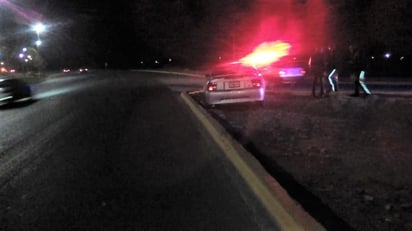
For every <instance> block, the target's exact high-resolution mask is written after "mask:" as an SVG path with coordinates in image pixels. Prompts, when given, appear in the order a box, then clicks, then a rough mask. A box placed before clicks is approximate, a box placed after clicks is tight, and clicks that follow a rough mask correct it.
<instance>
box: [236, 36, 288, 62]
mask: <svg viewBox="0 0 412 231" xmlns="http://www.w3.org/2000/svg"><path fill="white" fill-rule="evenodd" d="M290 48H291V45H290V44H289V43H286V42H282V41H275V42H264V43H261V44H260V45H259V46H257V47H256V48H255V49H254V50H253V51H252V52H251V53H250V54H248V55H246V56H245V57H243V58H241V59H240V62H241V63H242V64H243V65H245V66H253V67H264V66H268V65H270V64H272V63H274V62H276V61H278V60H279V59H280V58H282V57H283V56H286V55H288V54H289V49H290Z"/></svg>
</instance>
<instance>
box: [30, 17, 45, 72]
mask: <svg viewBox="0 0 412 231" xmlns="http://www.w3.org/2000/svg"><path fill="white" fill-rule="evenodd" d="M32 30H33V31H34V32H36V35H37V41H36V42H35V44H36V46H37V56H38V62H39V63H38V67H37V68H38V71H39V73H38V74H39V75H40V69H41V66H42V60H41V57H40V45H41V44H42V41H41V39H40V34H41V33H43V32H44V31H45V30H46V26H45V25H44V24H43V23H41V22H38V23H36V24H34V25H33V26H32Z"/></svg>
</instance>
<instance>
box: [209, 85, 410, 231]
mask: <svg viewBox="0 0 412 231" xmlns="http://www.w3.org/2000/svg"><path fill="white" fill-rule="evenodd" d="M210 112H212V113H213V114H215V115H217V116H218V117H220V118H221V119H223V120H225V121H227V122H228V123H229V124H230V126H231V127H232V128H234V129H236V130H238V131H242V133H243V135H244V136H246V137H247V138H248V139H249V140H251V142H253V144H254V145H255V146H256V147H258V149H259V151H260V152H261V153H263V155H265V156H266V157H267V158H269V159H270V160H272V161H274V162H275V163H276V164H277V165H279V166H280V167H281V168H283V169H284V170H285V171H287V172H288V173H290V174H291V175H292V176H293V177H294V178H295V179H296V181H297V182H298V183H299V184H301V185H302V186H303V187H305V188H306V189H307V190H308V191H310V192H311V193H312V194H314V195H315V196H316V197H318V198H319V199H320V200H321V201H322V202H323V203H324V204H326V205H327V206H328V207H329V208H330V209H331V210H332V211H333V212H334V213H335V214H336V215H337V216H338V217H340V218H341V219H343V220H344V221H345V222H346V223H347V224H349V226H351V227H352V228H354V229H355V230H362V231H369V230H378V231H379V230H412V152H411V147H412V98H406V97H394V96H379V95H373V96H370V97H367V98H365V97H350V96H349V95H347V94H344V93H340V94H338V93H335V94H333V95H331V96H330V97H326V98H313V97H311V96H309V95H300V96H299V95H292V94H280V93H279V94H268V95H267V98H266V102H265V105H264V107H259V106H255V105H238V106H220V107H217V108H215V109H211V110H210Z"/></svg>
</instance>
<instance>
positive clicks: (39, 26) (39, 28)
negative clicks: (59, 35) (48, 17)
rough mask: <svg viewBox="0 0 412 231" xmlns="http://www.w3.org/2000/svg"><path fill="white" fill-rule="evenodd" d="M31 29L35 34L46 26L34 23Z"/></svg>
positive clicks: (42, 30)
mask: <svg viewBox="0 0 412 231" xmlns="http://www.w3.org/2000/svg"><path fill="white" fill-rule="evenodd" d="M32 29H33V31H35V32H36V33H37V34H40V33H42V32H44V31H45V30H46V27H45V26H44V25H43V23H40V22H39V23H36V24H35V25H33V27H32Z"/></svg>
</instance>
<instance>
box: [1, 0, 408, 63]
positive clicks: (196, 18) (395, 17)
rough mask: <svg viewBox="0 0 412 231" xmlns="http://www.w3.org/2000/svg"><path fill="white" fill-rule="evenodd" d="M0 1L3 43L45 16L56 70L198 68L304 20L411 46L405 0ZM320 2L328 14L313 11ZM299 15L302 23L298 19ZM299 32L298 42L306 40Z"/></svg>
mask: <svg viewBox="0 0 412 231" xmlns="http://www.w3.org/2000/svg"><path fill="white" fill-rule="evenodd" d="M7 2H11V3H15V4H17V6H18V8H17V10H20V11H21V12H25V14H24V17H23V16H22V15H19V13H18V11H16V9H15V10H10V9H8V10H5V9H4V5H5V3H7ZM0 4H1V5H3V7H2V8H0V13H1V20H2V21H1V24H2V27H1V28H2V29H0V30H1V31H0V32H1V33H2V34H5V35H6V37H8V38H9V39H5V38H4V36H3V37H1V39H2V40H0V42H2V43H3V44H2V46H4V43H14V45H15V46H21V45H20V44H19V43H23V42H27V41H30V39H33V38H32V37H33V36H32V37H30V36H28V35H24V33H23V32H21V31H22V30H24V29H22V28H26V29H27V28H28V27H29V24H30V23H32V22H31V21H33V20H34V21H36V20H40V21H43V22H45V23H47V25H48V30H47V32H45V34H44V35H42V36H43V38H42V39H43V40H44V45H42V47H41V49H42V50H41V52H42V54H43V56H44V57H45V59H46V60H47V63H48V67H52V68H53V67H54V68H60V67H61V66H64V65H67V66H75V65H81V64H84V65H91V66H96V67H101V66H102V65H103V63H104V62H105V61H108V62H109V64H111V66H112V67H125V68H126V67H135V66H136V65H137V63H138V61H139V60H142V59H151V58H154V57H164V58H169V57H171V58H173V59H174V60H176V61H180V62H181V63H184V64H193V65H195V64H198V63H201V62H204V61H211V60H213V58H214V57H217V56H230V55H232V56H233V54H234V52H235V51H236V52H239V53H241V52H243V51H246V50H247V49H249V48H251V46H252V45H255V43H256V42H258V40H259V39H261V38H262V39H263V38H265V39H276V38H275V36H273V34H274V33H269V34H268V33H262V30H264V31H268V30H274V31H275V30H277V31H276V33H278V32H279V34H282V35H281V36H279V37H280V38H282V39H283V38H284V37H287V36H290V35H292V34H293V35H295V34H297V32H296V31H298V32H299V31H300V30H299V29H296V30H295V31H293V30H292V29H290V28H293V27H296V28H299V25H300V24H303V25H304V26H303V27H302V28H306V30H307V31H305V33H309V32H308V31H310V33H311V36H310V38H314V37H316V36H322V37H325V38H326V37H328V39H329V40H334V41H338V42H340V43H344V42H346V41H347V40H356V41H362V42H363V43H367V44H374V45H376V46H377V47H391V49H393V50H402V49H400V47H401V46H397V45H399V44H403V46H402V48H403V50H405V49H406V50H407V51H409V50H410V45H409V47H408V46H406V44H411V43H410V42H411V41H410V40H411V34H412V33H411V32H412V30H411V26H410V25H412V22H411V19H410V17H409V16H408V15H409V9H411V6H410V5H411V3H409V2H408V1H407V0H398V1H388V0H387V1H381V0H347V1H340V0H197V1H193V0H168V1H161V0H156V1H153V0H138V1H130V0H117V1H113V0H102V1H90V0H89V1H84V0H71V1H61V0H35V1H33V0H31V1H29V0H20V1H12V0H0ZM316 6H318V7H316ZM319 6H321V8H320V9H324V10H322V11H324V17H325V18H323V17H320V16H319V15H320V14H319V11H318V12H316V9H319ZM292 8H293V9H292ZM287 9H289V11H288V10H287ZM290 9H292V10H290ZM21 12H20V13H21ZM281 12H289V14H288V15H285V14H283V13H281ZM294 14H296V15H294ZM302 15H303V16H302ZM268 17H271V20H272V21H270V20H266V18H268ZM296 17H298V18H299V17H300V18H302V17H304V20H300V21H298V20H296V21H293V20H295V19H296ZM264 20H266V21H269V22H274V23H279V21H281V22H282V23H284V24H285V25H288V26H286V27H289V29H287V30H286V29H284V28H283V30H280V29H279V28H281V27H279V28H277V29H273V27H267V25H266V26H265V24H264V23H262V21H264ZM291 20H292V21H293V22H290V21H291ZM299 23H300V24H299ZM311 24H313V25H311ZM320 24H324V25H320ZM319 28H322V30H324V31H321V32H320V31H317V30H320V29H319ZM257 34H259V36H262V37H256V36H255V35H257ZM332 35H333V36H332ZM254 36H255V37H254ZM282 36H283V37H282ZM299 36H300V40H299V41H303V40H308V39H306V38H308V37H309V36H307V37H306V38H305V39H302V38H301V37H304V36H302V35H299ZM294 39H295V40H296V38H294ZM314 41H315V40H314ZM315 42H316V41H315ZM228 54H229V55H228Z"/></svg>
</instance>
